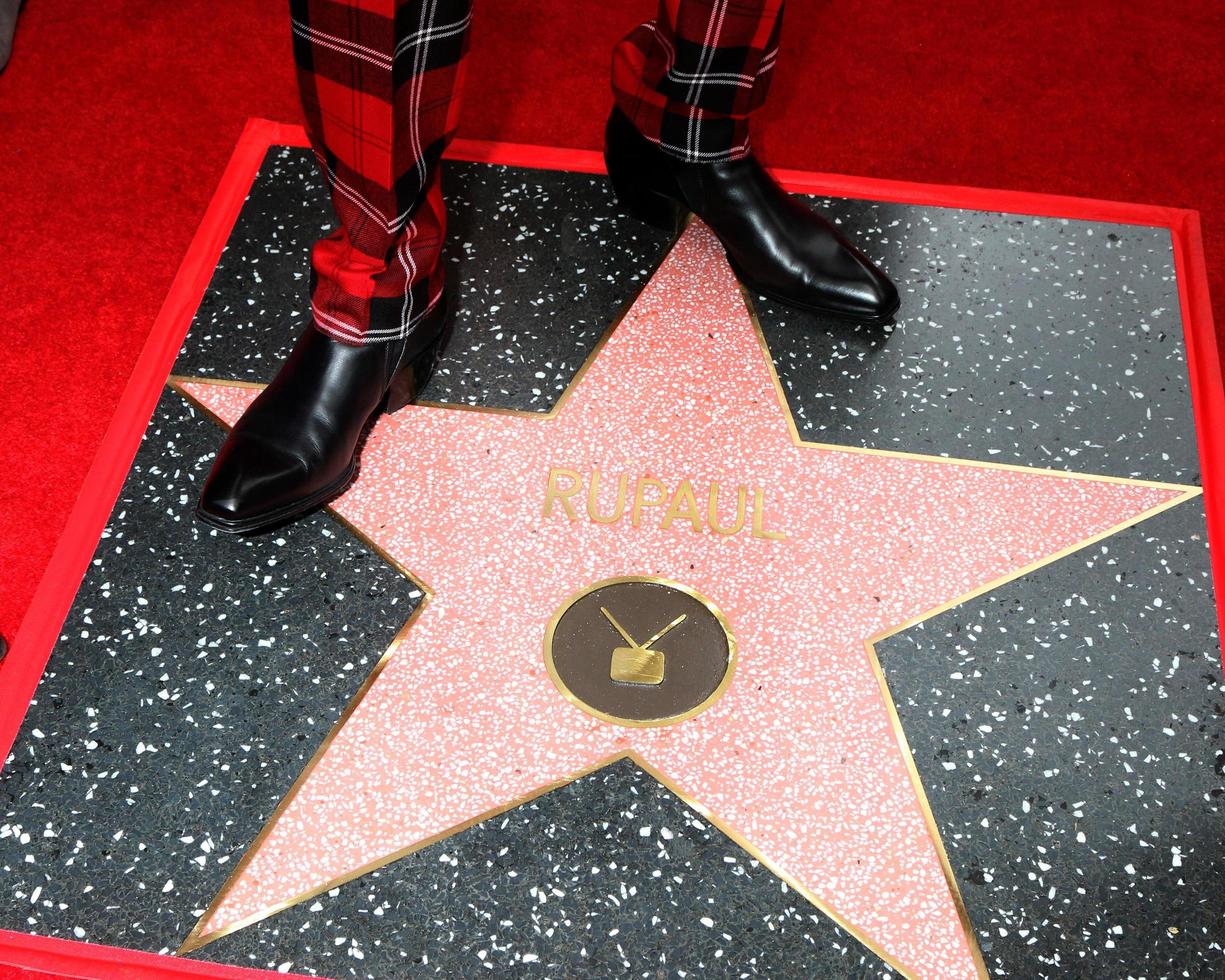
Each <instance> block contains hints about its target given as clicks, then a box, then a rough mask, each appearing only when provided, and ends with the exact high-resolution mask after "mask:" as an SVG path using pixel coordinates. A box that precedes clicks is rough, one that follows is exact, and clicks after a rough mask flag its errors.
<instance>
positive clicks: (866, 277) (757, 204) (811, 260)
mask: <svg viewBox="0 0 1225 980" xmlns="http://www.w3.org/2000/svg"><path fill="white" fill-rule="evenodd" d="M604 160H605V162H606V163H607V165H608V176H609V178H610V179H611V180H612V186H613V191H614V192H615V193H616V195H617V200H618V201H620V202H621V205H622V207H624V208H625V210H626V211H628V212H629V213H630V214H632V215H633V216H634V217H636V218H638V219H639V220H641V221H645V222H647V223H648V224H652V225H654V226H656V227H657V228H663V229H665V230H667V231H679V230H680V228H681V227H683V224H684V221H685V219H686V218H687V217H688V215H689V214H690V213H693V214H696V215H697V216H698V217H699V218H701V219H702V221H704V222H705V223H706V224H707V225H708V226H709V227H710V229H711V231H713V232H714V233H715V234H716V235H717V236H718V238H719V241H720V242H722V243H723V248H724V249H725V250H726V252H727V258H728V262H730V263H731V266H732V269H733V271H735V273H736V275H737V276H738V277H739V279H740V281H741V282H742V283H744V285H745V286H747V287H748V288H749V289H752V290H754V291H755V292H759V293H762V294H764V295H766V296H769V297H770V298H771V299H775V300H778V301H779V302H780V303H786V304H787V305H789V306H797V307H800V308H801V309H805V310H812V311H814V312H818V313H834V314H837V315H839V316H844V317H848V318H851V319H854V320H857V321H859V322H861V323H888V322H889V320H891V319H892V317H893V315H894V314H895V313H896V312H897V309H898V305H899V299H898V292H897V288H896V287H895V286H894V285H893V283H892V282H890V281H889V279H888V278H887V277H886V276H885V274H884V273H882V272H881V271H880V270H879V269H878V268H876V266H875V265H873V264H872V262H871V260H870V259H868V258H867V257H866V256H865V255H864V254H863V253H862V252H860V251H859V249H857V248H855V246H854V245H852V244H851V243H850V242H848V241H847V240H846V239H845V238H843V237H842V235H840V234H839V233H838V231H837V230H836V229H835V228H834V227H833V226H832V225H831V224H829V222H827V221H825V219H823V218H821V217H819V216H818V215H816V214H814V213H813V212H812V211H810V210H809V209H808V208H807V207H805V206H804V205H803V204H801V203H800V202H799V201H797V200H796V199H795V198H793V197H791V195H789V194H788V193H787V192H786V191H784V190H783V189H782V188H781V187H779V186H778V184H777V183H775V182H774V179H773V178H772V177H771V176H770V175H769V174H768V173H766V171H765V169H764V168H763V167H762V166H761V164H760V163H758V162H757V160H756V158H754V157H753V156H752V155H749V156H747V157H744V158H742V159H740V160H733V161H727V162H719V163H686V162H684V161H682V160H677V159H676V158H675V157H672V156H669V155H668V154H667V153H664V151H663V150H661V149H660V148H659V147H657V146H656V145H655V144H654V143H652V142H650V141H649V140H648V139H646V137H644V136H643V135H642V134H641V133H639V132H638V130H637V128H636V127H635V126H634V124H633V123H632V122H630V120H629V119H628V118H627V117H626V116H625V115H624V114H623V113H622V112H621V111H620V110H619V109H613V111H612V115H611V116H610V117H609V119H608V126H607V128H606V130H605V135H604Z"/></svg>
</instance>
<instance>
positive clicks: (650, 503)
mask: <svg viewBox="0 0 1225 980" xmlns="http://www.w3.org/2000/svg"><path fill="white" fill-rule="evenodd" d="M649 486H650V487H654V488H655V489H656V490H658V491H659V496H658V497H656V498H655V499H654V500H647V499H646V496H645V494H644V493H643V491H644V490H646V488H647V487H649ZM667 499H668V488H667V487H665V486H664V485H663V484H662V483H660V482H659V481H658V480H657V479H655V477H653V476H643V477H639V479H638V484H637V485H636V486H635V487H634V506H633V508H632V509H631V514H630V523H632V524H633V525H634V527H637V526H638V525H639V524H641V523H642V508H643V507H662V506H663V505H664V503H666V502H667Z"/></svg>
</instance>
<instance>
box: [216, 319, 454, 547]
mask: <svg viewBox="0 0 1225 980" xmlns="http://www.w3.org/2000/svg"><path fill="white" fill-rule="evenodd" d="M451 326H452V321H451V318H450V317H448V315H447V310H446V301H445V299H443V300H441V301H439V303H438V304H437V305H436V306H435V308H434V309H433V310H432V311H431V312H430V313H429V314H428V315H427V316H426V317H425V319H423V320H422V321H421V322H420V323H419V324H418V325H417V326H416V327H415V328H414V330H413V333H412V334H411V335H410V336H409V337H408V338H407V339H406V340H393V341H387V342H380V343H375V344H367V345H364V346H360V347H358V346H353V345H350V344H342V343H341V342H340V341H338V340H333V339H332V338H331V337H329V336H328V335H327V334H325V333H323V332H322V331H321V330H318V329H316V328H315V326H314V325H313V324H312V325H311V326H309V327H307V329H306V332H305V333H303V334H302V336H301V337H300V338H299V339H298V342H297V344H295V345H294V349H293V351H292V352H291V353H290V355H289V357H287V358H286V359H285V363H284V364H282V365H281V369H280V370H279V371H278V372H277V375H276V377H275V378H273V380H272V382H271V384H269V385H268V387H267V388H265V389H264V390H263V391H262V392H260V394H259V397H258V398H256V399H255V401H254V402H252V403H251V406H250V407H249V408H248V409H247V410H246V412H244V413H243V416H242V418H240V419H239V420H238V422H237V423H236V424H235V426H234V428H233V429H231V430H230V434H229V436H228V438H227V439H226V440H225V444H224V445H223V446H222V447H221V451H220V452H218V453H217V459H216V460H215V461H214V463H213V469H212V472H210V473H209V475H208V479H207V480H206V481H205V483H204V489H203V491H202V492H201V494H200V501H199V503H198V504H197V505H196V516H197V517H199V518H200V520H202V521H203V522H204V523H205V524H208V525H210V526H211V527H215V528H217V529H218V530H221V531H227V532H230V533H233V534H247V533H250V532H252V531H260V530H264V529H266V528H269V527H273V526H275V525H278V524H283V523H284V522H285V521H288V520H291V519H292V518H295V517H298V516H299V515H301V514H304V513H306V512H307V511H309V510H312V509H314V508H315V507H318V506H320V505H322V504H324V503H326V502H327V501H328V500H330V499H332V498H333V497H335V496H337V495H338V494H340V493H341V492H342V491H343V490H344V489H345V488H346V487H347V486H348V485H349V484H350V483H351V482H352V480H353V477H354V476H355V475H356V473H357V456H358V449H359V446H360V443H361V439H362V436H363V435H364V434H365V431H366V428H367V426H368V425H369V424H370V423H371V422H372V421H373V420H374V419H375V417H376V416H377V415H378V413H379V411H380V410H382V411H385V412H389V413H390V412H394V411H396V410H398V409H400V408H403V407H404V406H405V405H407V404H409V403H410V402H412V401H415V400H416V398H417V394H418V392H420V390H421V389H422V388H423V387H424V386H425V383H426V381H428V380H429V376H430V375H431V374H432V373H433V370H434V366H435V364H436V363H437V361H438V356H439V354H440V352H441V351H442V348H443V347H444V346H445V345H446V342H447V340H448V339H449V337H450V332H451Z"/></svg>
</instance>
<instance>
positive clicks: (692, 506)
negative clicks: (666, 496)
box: [659, 480, 702, 534]
mask: <svg viewBox="0 0 1225 980" xmlns="http://www.w3.org/2000/svg"><path fill="white" fill-rule="evenodd" d="M678 517H681V518H688V519H689V524H690V526H691V527H692V528H693V532H694V534H701V533H702V515H701V514H699V513H698V502H697V499H696V498H695V497H694V496H693V484H691V483H690V482H689V481H688V480H681V482H680V483H679V484H678V485H677V487H676V493H674V494H673V495H672V499H671V500H670V501H669V502H668V512H667V513H666V514H665V515H664V519H663V522H662V523H661V524H660V525H659V527H660V529H661V530H664V531H666V530H667V529H668V528H669V527H670V526H671V525H672V521H673V520H675V519H676V518H678Z"/></svg>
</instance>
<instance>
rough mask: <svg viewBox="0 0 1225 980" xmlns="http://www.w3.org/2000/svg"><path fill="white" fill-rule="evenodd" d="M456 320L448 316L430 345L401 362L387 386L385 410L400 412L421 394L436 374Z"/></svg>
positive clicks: (388, 412)
mask: <svg viewBox="0 0 1225 980" xmlns="http://www.w3.org/2000/svg"><path fill="white" fill-rule="evenodd" d="M454 326H455V320H454V319H453V318H452V317H447V323H446V326H445V327H443V329H442V330H441V331H440V332H439V334H438V336H437V337H435V338H434V339H433V340H432V341H430V344H429V346H428V347H426V348H425V350H423V351H422V352H421V353H420V354H418V355H417V356H416V357H414V358H413V359H412V360H411V361H409V362H408V363H407V364H401V365H400V367H399V368H398V369H397V370H396V373H395V374H394V375H393V376H392V379H391V384H390V385H388V386H387V403H386V404H385V405H384V406H383V411H384V413H386V414H387V415H391V414H392V413H393V412H398V411H399V410H400V409H402V408H403V407H404V406H405V405H411V404H412V403H413V402H415V401H416V400H417V397H418V396H419V395H420V394H421V390H422V389H423V388H424V387H425V386H426V384H427V383H428V382H429V380H430V378H431V376H432V375H433V374H434V368H436V367H437V366H438V360H439V358H440V357H441V356H442V352H443V349H444V348H445V347H446V346H447V342H448V341H449V340H450V339H451V331H452V329H453V328H454Z"/></svg>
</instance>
